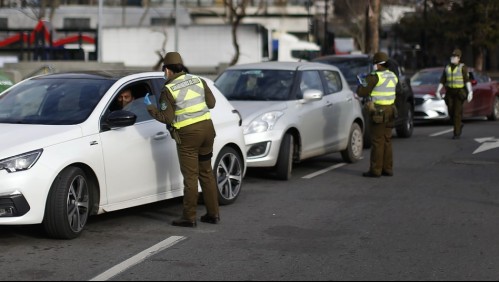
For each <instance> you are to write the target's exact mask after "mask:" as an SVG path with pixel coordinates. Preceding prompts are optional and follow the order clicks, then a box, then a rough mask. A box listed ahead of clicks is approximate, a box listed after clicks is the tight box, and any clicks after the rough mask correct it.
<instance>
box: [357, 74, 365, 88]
mask: <svg viewBox="0 0 499 282" xmlns="http://www.w3.org/2000/svg"><path fill="white" fill-rule="evenodd" d="M366 77H367V73H361V74H358V75H357V85H359V86H364V87H366V86H367V82H366Z"/></svg>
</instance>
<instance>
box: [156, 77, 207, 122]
mask: <svg viewBox="0 0 499 282" xmlns="http://www.w3.org/2000/svg"><path fill="white" fill-rule="evenodd" d="M166 88H168V90H170V92H171V93H172V95H173V98H174V99H175V107H176V110H175V120H174V121H173V127H175V128H176V129H180V128H182V127H185V126H188V125H191V124H194V123H197V122H200V121H203V120H209V119H211V114H210V109H208V105H206V100H205V96H204V87H203V82H202V81H201V79H200V78H199V77H197V76H194V75H189V74H185V75H181V76H179V77H177V78H176V79H174V80H173V81H171V82H170V83H168V84H167V85H166Z"/></svg>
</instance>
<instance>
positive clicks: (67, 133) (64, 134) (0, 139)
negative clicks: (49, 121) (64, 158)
mask: <svg viewBox="0 0 499 282" xmlns="http://www.w3.org/2000/svg"><path fill="white" fill-rule="evenodd" d="M81 136H82V131H81V128H80V126H78V125H31V124H0V148H2V149H1V151H0V159H4V158H9V157H12V156H15V155H18V154H23V153H26V152H29V151H33V150H37V149H41V148H46V147H49V146H52V145H55V144H59V143H62V142H66V141H69V140H72V139H76V138H79V137H81Z"/></svg>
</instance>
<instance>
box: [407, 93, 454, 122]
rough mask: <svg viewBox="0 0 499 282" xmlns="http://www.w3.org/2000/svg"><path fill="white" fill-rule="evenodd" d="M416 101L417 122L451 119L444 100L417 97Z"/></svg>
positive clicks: (415, 116)
mask: <svg viewBox="0 0 499 282" xmlns="http://www.w3.org/2000/svg"><path fill="white" fill-rule="evenodd" d="M414 101H415V106H414V119H415V120H443V119H448V118H449V114H448V111H447V105H446V104H445V101H444V100H442V99H440V100H439V99H435V98H433V96H415V97H414Z"/></svg>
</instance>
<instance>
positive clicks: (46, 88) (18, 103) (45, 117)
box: [0, 77, 113, 125]
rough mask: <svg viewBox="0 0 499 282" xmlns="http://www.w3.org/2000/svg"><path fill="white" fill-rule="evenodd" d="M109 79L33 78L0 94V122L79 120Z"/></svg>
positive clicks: (80, 120)
mask: <svg viewBox="0 0 499 282" xmlns="http://www.w3.org/2000/svg"><path fill="white" fill-rule="evenodd" d="M112 83H113V82H112V81H108V80H97V79H67V78H64V79H61V78H42V77H41V78H35V79H31V80H27V81H24V82H21V84H20V85H18V86H16V87H12V88H10V89H9V90H7V91H6V92H4V93H2V95H1V96H0V123H17V124H53V125H67V124H78V123H81V122H83V121H85V120H86V119H87V118H88V116H90V113H92V111H93V109H94V108H95V106H96V105H97V103H98V102H99V101H100V99H101V98H102V95H104V93H105V92H106V91H107V90H108V89H109V87H110V86H111V85H112Z"/></svg>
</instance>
